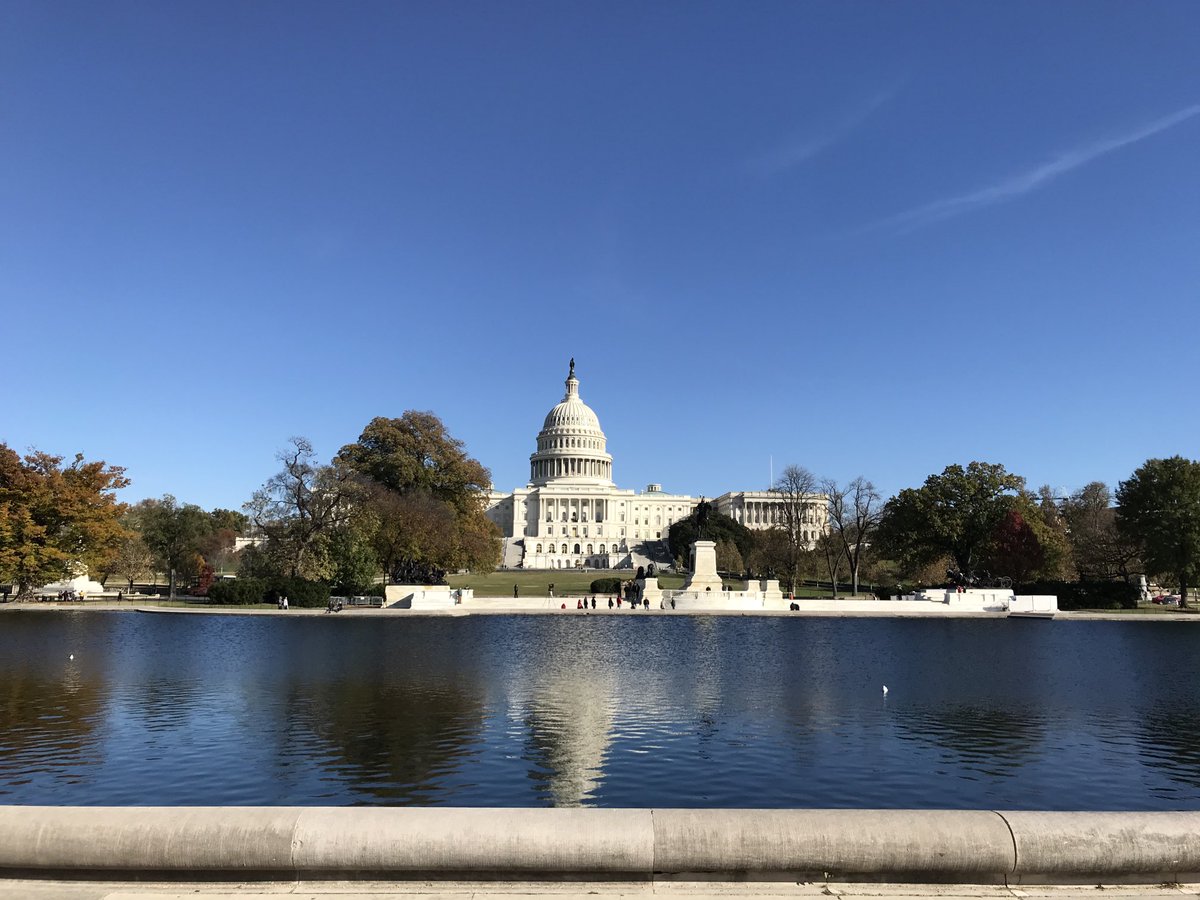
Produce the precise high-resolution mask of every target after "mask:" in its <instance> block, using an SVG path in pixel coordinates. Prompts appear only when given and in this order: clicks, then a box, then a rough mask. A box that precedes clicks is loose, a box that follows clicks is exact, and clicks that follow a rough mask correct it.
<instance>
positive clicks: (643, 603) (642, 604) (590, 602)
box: [559, 594, 675, 610]
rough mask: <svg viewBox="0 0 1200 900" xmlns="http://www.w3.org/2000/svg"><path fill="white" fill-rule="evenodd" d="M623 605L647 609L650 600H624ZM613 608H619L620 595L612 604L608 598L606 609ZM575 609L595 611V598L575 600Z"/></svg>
mask: <svg viewBox="0 0 1200 900" xmlns="http://www.w3.org/2000/svg"><path fill="white" fill-rule="evenodd" d="M625 605H626V606H628V607H629V608H630V609H649V608H650V600H649V598H647V597H641V598H635V599H633V600H626V601H625ZM614 606H615V607H616V608H617V609H620V608H621V595H620V594H617V596H616V600H615V602H614V598H612V597H609V598H608V608H609V609H612V608H613V607H614ZM559 608H560V609H566V608H567V604H565V603H564V604H562V606H561V607H559ZM575 608H576V609H578V610H586V609H595V608H596V598H595V597H592V598H591V599H589V598H587V597H580V598H579V599H577V600H576V601H575ZM663 608H665V607H663ZM674 608H675V598H674V597H672V598H671V609H674Z"/></svg>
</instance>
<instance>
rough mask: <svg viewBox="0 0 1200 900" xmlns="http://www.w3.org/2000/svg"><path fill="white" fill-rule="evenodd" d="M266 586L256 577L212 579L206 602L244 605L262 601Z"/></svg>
mask: <svg viewBox="0 0 1200 900" xmlns="http://www.w3.org/2000/svg"><path fill="white" fill-rule="evenodd" d="M266 590H267V586H266V585H265V584H264V583H263V582H262V581H261V580H259V579H257V578H238V579H234V580H230V581H225V580H222V581H214V582H213V583H212V585H210V586H209V589H208V602H209V603H219V604H221V605H224V606H246V605H248V604H250V603H262V601H263V595H264V594H265V593H266Z"/></svg>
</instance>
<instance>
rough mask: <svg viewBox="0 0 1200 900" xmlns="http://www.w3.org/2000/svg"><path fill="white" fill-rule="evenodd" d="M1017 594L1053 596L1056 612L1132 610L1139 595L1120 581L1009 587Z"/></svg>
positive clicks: (1050, 583) (1049, 583)
mask: <svg viewBox="0 0 1200 900" xmlns="http://www.w3.org/2000/svg"><path fill="white" fill-rule="evenodd" d="M1013 591H1014V592H1015V593H1017V594H1054V595H1056V596H1057V597H1058V608H1059V609H1136V608H1137V604H1138V600H1140V599H1141V596H1142V593H1141V591H1140V590H1138V588H1137V587H1135V586H1134V585H1132V584H1126V583H1125V582H1124V581H1035V582H1032V583H1030V584H1021V585H1016V586H1014V587H1013Z"/></svg>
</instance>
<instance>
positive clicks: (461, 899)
mask: <svg viewBox="0 0 1200 900" xmlns="http://www.w3.org/2000/svg"><path fill="white" fill-rule="evenodd" d="M1180 896H1185V897H1196V896H1200V884H1183V885H1179V884H1173V885H1091V886H1078V885H1070V886H1053V885H1024V886H1021V887H1005V886H1002V885H978V884H875V883H868V882H854V883H841V882H830V883H804V884H792V883H781V882H769V883H763V882H702V883H697V882H661V881H659V882H652V883H645V884H631V883H629V882H615V883H614V882H600V883H591V882H540V883H532V884H531V883H509V882H505V883H486V882H484V883H481V882H428V881H425V882H370V881H359V882H346V881H329V882H308V883H295V882H285V883H279V882H254V883H234V882H225V883H219V884H214V883H212V882H206V883H181V882H175V883H169V884H160V883H149V882H148V883H141V884H125V883H104V884H100V883H89V882H62V881H25V880H4V879H0V900H186V898H193V900H197V898H198V900H254V898H265V897H296V898H310V900H385V898H388V900H477V898H478V900H482V898H499V900H597V898H607V900H626V898H628V900H649V898H660V900H734V898H741V897H747V898H750V897H753V898H779V900H784V898H797V900H825V898H828V897H844V898H847V900H871V898H885V900H888V898H894V900H909V898H918V897H933V898H937V900H959V898H961V900H1013V898H1018V900H1124V898H1131V900H1132V898H1162V897H1180Z"/></svg>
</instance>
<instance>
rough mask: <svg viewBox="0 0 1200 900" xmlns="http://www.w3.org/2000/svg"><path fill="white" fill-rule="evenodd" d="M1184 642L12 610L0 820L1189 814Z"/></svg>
mask: <svg viewBox="0 0 1200 900" xmlns="http://www.w3.org/2000/svg"><path fill="white" fill-rule="evenodd" d="M1198 644H1200V629H1197V628H1195V627H1194V626H1191V625H1189V624H1187V623H1173V622H1154V623H1149V622H1129V623H1124V622H1116V623H1114V622H1039V621H1015V620H995V619H989V620H981V621H970V620H949V621H919V620H908V619H812V618H804V619H787V618H734V617H730V618H707V617H705V618H700V617H697V618H692V617H684V616H679V617H668V616H639V615H637V614H628V615H622V616H613V617H609V616H583V615H571V614H564V615H562V616H523V617H483V616H477V617H467V618H453V619H439V618H424V619H420V618H412V619H401V618H392V617H384V616H380V618H378V619H370V618H353V617H345V618H339V617H335V616H330V617H319V618H301V617H295V618H287V616H286V614H285V615H281V616H279V617H245V618H242V617H227V616H175V615H148V614H138V613H102V612H91V613H89V612H82V611H80V612H70V613H62V614H51V613H41V612H10V613H4V614H2V615H0V803H18V804H40V803H46V804H237V805H243V804H244V805H255V804H268V805H272V804H332V805H350V804H384V805H390V804H442V805H455V806H556V805H557V806H566V805H580V804H582V805H588V806H735V807H746V806H749V807H793V806H798V807H845V806H850V807H854V806H868V807H963V808H972V807H990V808H1008V809H1021V808H1045V809H1200V740H1198V739H1197V733H1196V732H1197V726H1198V725H1200V677H1198V676H1197V675H1196V674H1195V672H1196V658H1197V645H1198ZM72 653H73V654H74V655H75V658H74V660H71V659H70V658H69V657H70V655H71V654H72ZM883 684H887V685H888V686H889V688H890V692H889V693H888V695H887V696H886V697H885V696H884V695H883V692H882V685H883Z"/></svg>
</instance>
